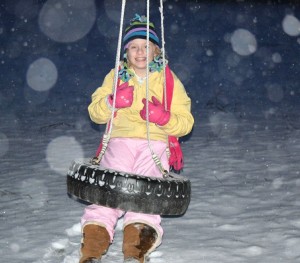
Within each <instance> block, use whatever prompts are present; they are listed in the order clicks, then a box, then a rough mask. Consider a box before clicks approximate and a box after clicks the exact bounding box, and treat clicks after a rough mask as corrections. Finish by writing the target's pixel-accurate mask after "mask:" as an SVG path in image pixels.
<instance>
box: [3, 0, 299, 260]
mask: <svg viewBox="0 0 300 263" xmlns="http://www.w3.org/2000/svg"><path fill="white" fill-rule="evenodd" d="M2 2H3V3H2ZM2 2H1V5H0V11H1V13H0V14H1V15H0V77H1V82H0V197H1V202H0V233H1V238H0V258H1V260H0V261H1V262H10V263H77V262H78V257H79V248H80V240H81V234H80V217H81V215H82V213H83V209H84V207H85V204H83V203H81V202H78V201H76V200H74V199H72V198H70V197H69V196H68V195H67V189H66V173H67V170H68V167H69V165H70V164H71V161H72V160H73V159H77V158H83V157H84V158H90V157H92V156H93V155H94V152H95V150H96V148H97V146H98V143H99V140H100V138H101V137H102V132H103V129H104V128H103V127H101V128H99V127H98V126H96V125H94V124H92V123H91V121H90V120H89V117H88V115H87V105H88V103H89V101H90V96H91V94H92V92H93V91H94V90H95V89H96V87H98V86H99V85H100V84H101V82H102V79H103V77H104V75H105V74H106V73H107V72H108V70H109V69H110V68H111V67H113V66H114V58H115V53H116V43H117V42H116V41H117V39H116V37H117V33H118V26H119V20H118V18H119V14H120V1H111V0H105V1H93V0H86V1H78V0H68V1H66V0H64V1H59V0H48V1H46V0H45V1H17V0H16V1H2ZM279 2H283V1H279ZM144 4H145V1H142V0H139V1H133V0H132V1H128V5H129V7H128V6H127V13H126V20H128V19H129V18H131V17H132V16H133V15H134V13H135V12H140V10H143V8H142V6H144ZM153 12H154V11H153ZM299 12H300V7H299V4H298V3H297V1H285V3H276V1H265V2H264V1H244V2H243V1H226V2H225V1H224V2H222V1H182V2H181V1H170V0H167V1H165V24H166V26H165V27H166V28H165V30H166V32H167V36H166V44H167V47H166V49H167V53H168V55H169V61H170V65H171V67H172V69H174V71H175V72H176V73H177V74H178V76H179V77H180V79H181V80H182V81H183V83H184V85H185V87H186V89H187V91H188V93H189V94H190V96H191V98H192V101H193V109H192V110H193V114H194V116H195V121H196V122H195V127H194V130H193V132H192V134H191V135H190V136H188V137H186V138H184V140H183V143H182V146H183V151H184V154H185V169H184V175H185V176H187V177H188V178H189V179H190V180H191V184H192V199H191V203H190V206H189V208H188V210H187V212H186V214H185V215H183V216H181V217H164V218H163V221H162V226H163V228H164V230H165V235H164V239H163V243H162V245H161V246H160V247H159V248H158V249H157V250H156V251H155V252H154V253H153V254H151V258H150V262H149V263H182V262H191V263H199V262H203V263H217V262H218V263H220V262H221V263H233V262H234V263H244V262H245V263H248V262H249V263H269V262H270V263H274V262H276V263H277V262H283V263H295V262H300V250H299V247H300V212H299V211H300V196H299V195H300V192H299V190H298V189H299V187H300V114H299V111H300V108H299V106H300V93H299V90H300V89H299V86H300V78H299V71H300V66H299V63H298V62H299V61H298V60H299V54H300V45H299V43H300V40H299V36H300V30H299V28H300V22H299V19H300V15H299V14H300V13H299ZM153 18H155V19H156V20H157V21H159V16H158V13H157V11H155V12H154V15H153ZM116 228H117V231H116V236H115V240H114V243H113V244H112V245H111V247H110V249H109V251H108V254H107V255H106V256H105V257H104V259H103V263H112V262H113V263H118V262H119V263H121V262H122V252H121V247H122V231H121V229H122V219H121V220H120V221H119V223H118V225H117V226H116Z"/></svg>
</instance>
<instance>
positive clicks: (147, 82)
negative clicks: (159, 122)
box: [146, 0, 168, 177]
mask: <svg viewBox="0 0 300 263" xmlns="http://www.w3.org/2000/svg"><path fill="white" fill-rule="evenodd" d="M162 10H163V8H162V2H160V11H161V12H162ZM146 16H147V37H146V39H147V49H146V56H147V58H146V62H147V72H146V101H147V103H146V125H147V141H148V148H149V150H150V152H151V156H152V159H153V161H154V163H155V164H156V166H157V167H158V168H159V170H160V171H161V173H162V175H163V177H167V176H168V171H167V170H166V169H164V167H163V166H162V163H161V161H160V159H159V157H158V156H157V155H156V154H155V153H154V151H153V149H152V147H151V142H150V124H149V23H150V1H149V0H147V15H146ZM162 28H163V27H162ZM163 41H164V40H163ZM162 47H163V61H164V62H165V59H164V56H165V55H164V43H163V46H162ZM163 70H164V75H165V63H164V67H163ZM165 79H166V78H165ZM165 82H166V81H165ZM164 94H165V95H166V83H165V85H164ZM164 97H165V98H166V96H164ZM165 105H166V103H165Z"/></svg>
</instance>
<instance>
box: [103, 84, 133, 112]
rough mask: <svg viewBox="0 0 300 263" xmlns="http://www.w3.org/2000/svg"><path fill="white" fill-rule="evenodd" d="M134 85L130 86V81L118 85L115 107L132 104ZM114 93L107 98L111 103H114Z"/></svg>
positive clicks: (124, 106)
mask: <svg viewBox="0 0 300 263" xmlns="http://www.w3.org/2000/svg"><path fill="white" fill-rule="evenodd" d="M133 89H134V87H133V86H128V82H125V83H123V84H122V85H120V86H119V87H117V93H116V102H115V107H116V108H117V109H121V108H127V107H130V106H131V105H132V102H133ZM113 99H114V95H113V94H111V95H109V96H108V98H107V100H108V102H109V104H110V105H111V106H112V105H113Z"/></svg>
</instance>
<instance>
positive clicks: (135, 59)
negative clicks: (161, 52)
mask: <svg viewBox="0 0 300 263" xmlns="http://www.w3.org/2000/svg"><path fill="white" fill-rule="evenodd" d="M146 53H147V40H146V39H139V38H137V39H134V40H132V41H131V42H130V43H129V45H128V48H127V59H128V62H129V65H130V66H131V67H132V68H133V69H134V70H135V71H136V73H137V74H138V73H140V74H145V73H146V70H147V54H146ZM155 53H156V46H155V45H154V44H153V43H152V42H151V41H149V56H148V57H149V63H150V62H151V61H152V60H153V58H154V56H155V55H157V54H155Z"/></svg>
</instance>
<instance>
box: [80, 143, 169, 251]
mask: <svg viewBox="0 0 300 263" xmlns="http://www.w3.org/2000/svg"><path fill="white" fill-rule="evenodd" d="M150 145H151V148H152V149H153V152H154V153H155V154H156V155H157V156H158V157H159V158H160V160H161V163H162V165H163V167H164V169H166V170H169V163H168V157H167V153H166V147H167V145H166V143H165V142H161V141H151V144H150ZM100 165H101V166H102V167H104V168H110V169H113V170H117V171H124V172H128V173H134V174H139V175H144V176H154V177H162V174H161V172H160V170H159V169H158V167H157V166H156V164H155V163H154V161H153V159H152V156H151V152H150V149H149V147H148V141H147V140H144V139H134V138H112V139H111V140H110V141H109V143H108V147H107V149H106V152H105V154H104V156H103V157H102V160H101V163H100ZM122 216H124V218H123V219H124V220H123V222H124V226H123V227H125V226H126V225H128V224H131V223H137V222H139V223H145V224H147V225H150V226H152V227H153V228H154V229H155V230H156V232H157V234H158V237H159V238H158V241H159V242H158V244H156V246H158V245H159V244H160V243H161V239H162V235H163V229H162V227H161V225H160V222H161V217H160V215H152V214H142V213H135V212H125V211H122V210H119V209H114V208H108V207H104V206H99V205H95V204H93V205H89V206H87V207H86V208H85V210H84V214H83V216H82V218H81V224H82V227H83V226H84V225H86V224H99V225H102V226H104V227H106V229H107V231H108V233H109V235H110V238H111V242H112V241H113V237H114V231H115V226H116V223H117V221H118V219H119V218H120V217H122Z"/></svg>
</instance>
